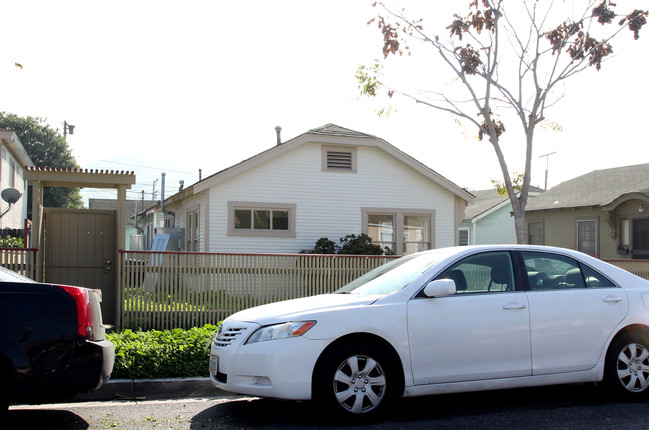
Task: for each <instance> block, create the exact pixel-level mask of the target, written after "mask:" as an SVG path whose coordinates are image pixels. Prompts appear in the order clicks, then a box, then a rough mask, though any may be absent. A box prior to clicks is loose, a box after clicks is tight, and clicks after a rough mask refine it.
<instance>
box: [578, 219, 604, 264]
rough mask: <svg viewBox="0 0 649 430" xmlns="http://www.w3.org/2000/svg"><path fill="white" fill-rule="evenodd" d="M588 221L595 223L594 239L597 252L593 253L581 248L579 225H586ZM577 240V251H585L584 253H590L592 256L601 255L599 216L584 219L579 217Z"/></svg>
mask: <svg viewBox="0 0 649 430" xmlns="http://www.w3.org/2000/svg"><path fill="white" fill-rule="evenodd" d="M586 223H594V225H595V231H594V241H595V246H594V249H595V252H594V253H593V254H590V253H588V252H586V251H585V250H582V249H581V239H580V235H579V226H580V225H584V224H586ZM575 236H576V237H575V240H576V242H577V243H576V245H577V251H579V252H583V253H584V254H587V255H590V256H591V257H597V256H598V255H599V222H598V220H597V218H584V219H577V226H576V232H575Z"/></svg>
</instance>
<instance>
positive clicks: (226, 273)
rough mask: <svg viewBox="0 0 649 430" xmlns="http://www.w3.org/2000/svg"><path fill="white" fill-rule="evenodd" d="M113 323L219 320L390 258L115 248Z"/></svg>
mask: <svg viewBox="0 0 649 430" xmlns="http://www.w3.org/2000/svg"><path fill="white" fill-rule="evenodd" d="M120 255H121V258H120V267H121V275H120V280H121V284H120V295H121V299H120V300H119V304H120V305H121V306H122V308H121V309H120V310H119V314H120V315H121V318H120V321H119V323H118V326H119V327H121V328H131V329H142V330H146V329H150V328H155V329H158V330H162V329H172V328H176V327H180V328H188V327H195V326H202V325H205V324H208V323H210V324H216V323H217V322H218V321H221V320H223V319H225V318H227V317H228V316H229V315H231V314H233V313H235V312H237V311H239V310H243V309H246V308H249V307H253V306H257V305H262V304H266V303H272V302H276V301H280V300H287V299H293V298H299V297H306V296H311V295H315V294H322V293H329V292H332V291H334V290H336V289H338V288H340V287H341V286H343V285H345V284H346V283H348V282H350V281H352V280H353V279H355V278H357V277H358V276H360V275H362V274H364V273H366V272H368V271H370V270H371V269H373V268H375V267H378V266H380V265H382V264H384V263H385V262H387V261H389V260H390V259H392V258H395V257H386V256H356V255H354V256H341V255H308V254H228V253H188V252H149V251H123V252H120Z"/></svg>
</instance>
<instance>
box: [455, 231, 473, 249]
mask: <svg viewBox="0 0 649 430" xmlns="http://www.w3.org/2000/svg"><path fill="white" fill-rule="evenodd" d="M462 232H466V244H465V245H462V243H460V233H462ZM470 233H471V230H470V229H469V227H458V229H457V246H469V245H471V235H470Z"/></svg>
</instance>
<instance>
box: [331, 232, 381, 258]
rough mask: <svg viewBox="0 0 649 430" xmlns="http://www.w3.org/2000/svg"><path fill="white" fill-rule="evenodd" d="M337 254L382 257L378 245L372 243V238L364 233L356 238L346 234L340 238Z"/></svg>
mask: <svg viewBox="0 0 649 430" xmlns="http://www.w3.org/2000/svg"><path fill="white" fill-rule="evenodd" d="M338 254H352V255H383V250H382V249H381V247H380V246H379V245H376V244H374V243H372V238H371V237H369V236H368V235H366V234H365V233H361V234H360V235H358V236H356V235H355V234H348V235H347V236H345V237H341V238H340V248H339V250H338Z"/></svg>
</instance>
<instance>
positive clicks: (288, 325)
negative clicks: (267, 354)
mask: <svg viewBox="0 0 649 430" xmlns="http://www.w3.org/2000/svg"><path fill="white" fill-rule="evenodd" d="M314 325H315V321H291V322H285V323H280V324H273V325H267V326H265V327H260V328H258V329H257V331H255V332H254V333H253V334H252V336H250V337H249V338H248V340H247V341H246V343H256V342H263V341H265V340H274V339H286V338H289V337H297V336H302V335H303V334H304V333H306V332H307V331H309V330H310V329H311V327H313V326H314Z"/></svg>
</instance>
